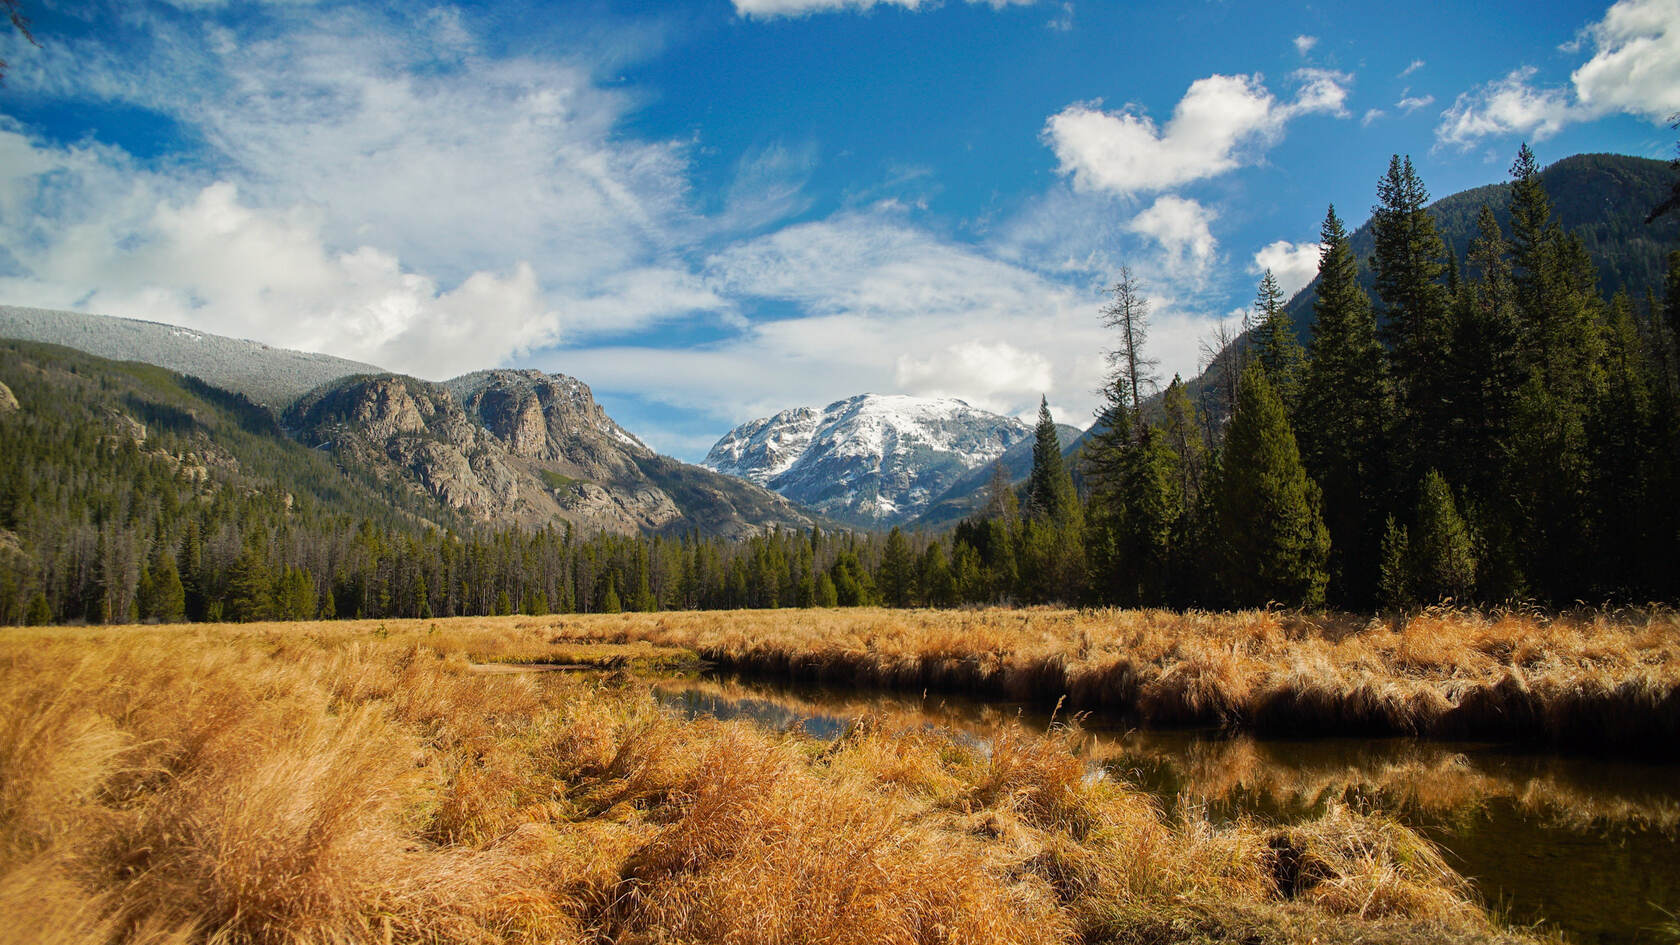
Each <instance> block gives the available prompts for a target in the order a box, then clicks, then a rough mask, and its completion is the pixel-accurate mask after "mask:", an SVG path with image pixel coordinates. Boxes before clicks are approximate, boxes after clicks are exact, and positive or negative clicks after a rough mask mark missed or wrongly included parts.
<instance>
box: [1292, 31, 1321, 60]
mask: <svg viewBox="0 0 1680 945" xmlns="http://www.w3.org/2000/svg"><path fill="white" fill-rule="evenodd" d="M1317 45H1318V37H1317V36H1307V35H1304V34H1303V35H1301V36H1297V37H1295V51H1296V52H1297V53H1300V54H1301V55H1303V56H1305V55H1306V54H1307V53H1310V52H1312V50H1313V47H1314V46H1317Z"/></svg>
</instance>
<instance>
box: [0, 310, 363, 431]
mask: <svg viewBox="0 0 1680 945" xmlns="http://www.w3.org/2000/svg"><path fill="white" fill-rule="evenodd" d="M0 338H19V339H22V340H25V341H42V342H46V343H48V344H55V345H64V346H65V347H67V348H75V349H76V350H78V351H85V352H87V353H88V354H94V355H98V356H99V357H102V358H111V359H113V360H117V361H142V362H144V363H146V364H155V365H157V366H158V367H163V368H168V369H169V370H171V371H177V372H179V373H181V374H190V375H192V376H193V377H197V378H199V379H200V380H203V381H206V382H208V383H210V384H212V385H214V386H216V387H220V388H221V389H223V390H229V391H233V392H235V393H239V394H244V395H245V396H246V397H248V398H250V399H251V400H252V401H254V402H256V403H259V404H266V405H268V406H270V407H273V408H274V409H275V410H277V411H278V410H281V409H284V408H285V407H286V406H287V405H289V404H290V403H291V402H292V401H294V400H296V399H298V398H299V397H301V396H303V395H304V394H305V393H307V392H309V391H310V390H312V389H314V388H316V387H318V386H320V385H322V384H325V383H327V382H328V381H333V380H337V379H338V378H341V377H347V376H349V375H352V374H373V373H378V372H379V371H380V370H381V369H380V368H377V367H374V366H373V365H371V364H363V363H361V362H359V361H348V360H345V359H344V358H335V357H332V356H331V355H326V354H312V353H310V352H307V351H292V350H290V349H287V348H271V347H269V346H268V345H265V344H260V343H258V342H255V341H244V340H241V339H238V338H226V337H223V336H221V335H211V334H207V333H205V332H202V331H194V330H192V329H190V328H180V327H177V326H175V325H164V324H160V323H158V322H148V321H141V320H139V319H134V318H116V317H113V316H108V315H83V314H81V313H79V312H57V311H50V310H48V309H39V308H19V307H17V306H14V305H0Z"/></svg>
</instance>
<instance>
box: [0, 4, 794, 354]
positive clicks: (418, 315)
mask: <svg viewBox="0 0 1680 945" xmlns="http://www.w3.org/2000/svg"><path fill="white" fill-rule="evenodd" d="M271 12H272V13H273V16H272V17H269V18H267V19H264V20H262V21H261V22H262V23H263V24H264V26H263V27H262V28H253V29H249V30H248V31H247V32H245V33H236V32H233V31H231V30H228V29H225V28H223V27H220V26H215V25H210V26H206V27H204V28H203V29H202V31H200V32H194V31H191V30H187V31H182V30H180V29H179V28H178V27H175V26H170V25H166V24H164V21H163V20H157V21H156V22H154V21H153V17H155V16H157V14H155V13H154V12H151V11H146V10H140V11H137V12H135V13H133V14H132V15H131V18H130V19H131V22H130V23H129V25H130V26H132V27H134V28H136V29H141V30H142V31H144V32H145V35H147V37H148V40H149V41H148V42H144V43H135V44H133V46H134V48H132V49H129V48H122V49H119V48H116V47H114V46H107V45H101V41H100V40H96V39H83V40H74V41H71V42H69V43H67V44H65V46H64V48H62V49H58V48H55V49H54V50H52V55H55V56H60V57H65V58H66V59H67V62H73V65H74V67H73V68H65V69H57V68H51V69H48V68H42V69H31V70H29V71H28V74H27V75H25V74H24V73H21V72H20V73H17V74H16V76H15V78H16V79H17V81H18V82H19V84H20V85H23V84H28V83H34V84H33V85H32V86H31V89H30V90H31V91H32V92H35V93H37V94H40V95H43V96H47V97H49V98H65V99H75V100H88V99H92V100H94V101H104V102H116V103H120V104H126V105H134V106H138V107H141V108H145V109H149V110H153V111H156V112H160V113H162V114H164V115H166V116H168V117H169V118H171V119H173V120H174V121H176V122H177V123H178V124H179V125H180V126H181V127H182V128H184V129H186V130H187V133H188V134H189V135H191V136H194V137H197V138H200V139H202V140H203V141H204V142H206V144H207V145H208V147H207V148H206V149H205V150H203V151H201V152H199V153H198V154H196V155H194V159H193V160H192V161H175V162H169V163H165V164H162V165H160V166H159V168H158V169H155V170H147V169H146V166H145V165H141V164H139V163H138V162H135V161H134V160H132V159H131V158H130V157H129V156H128V155H126V154H125V153H123V152H122V151H121V150H120V149H116V148H111V147H99V146H83V147H79V148H62V147H56V146H51V145H47V144H43V143H41V142H38V141H34V140H31V139H30V138H29V137H28V136H27V135H25V134H24V133H23V131H22V128H21V126H18V125H16V124H15V123H13V124H10V125H4V126H0V131H4V132H5V134H0V153H3V154H4V155H5V157H4V158H3V159H0V191H3V193H4V196H3V197H0V249H4V250H5V251H6V252H8V253H10V254H11V256H12V257H13V259H15V260H16V261H17V263H18V265H19V266H21V267H22V271H21V272H13V273H10V274H9V275H8V276H7V279H6V288H7V293H8V300H11V301H17V300H20V299H23V298H28V299H31V300H34V301H36V302H38V303H39V304H51V305H57V306H62V307H76V308H81V309H84V310H95V311H104V312H107V313H110V314H118V315H144V316H147V317H154V318H158V319H161V320H167V321H179V322H182V323H190V324H192V325H193V326H194V327H198V328H202V329H204V330H208V331H214V332H221V333H226V334H234V335H240V336H243V337H252V338H255V339H257V340H261V341H265V342H268V343H271V344H283V345H289V346H297V347H305V348H311V349H313V350H322V351H326V352H329V353H334V354H342V355H346V356H350V357H357V358H361V359H364V360H370V361H373V362H374V363H376V364H380V365H382V366H386V367H390V368H392V369H395V370H404V371H411V372H414V373H418V374H422V375H425V376H432V377H437V376H446V375H448V374H452V373H457V372H460V371H466V370H473V369H477V368H482V367H486V366H490V365H494V364H498V363H503V362H505V361H507V360H508V359H509V358H512V357H515V356H518V355H520V354H521V353H522V352H525V351H528V350H530V349H531V348H533V347H535V346H541V345H549V344H554V343H556V342H558V341H560V340H561V339H562V337H565V336H567V335H575V336H578V337H583V336H592V335H599V334H601V333H605V332H615V331H617V332H627V331H636V330H640V329H642V328H645V327H647V326H649V325H652V324H655V323H657V322H660V321H663V320H668V319H672V318H678V317H683V316H685V315H687V314H690V313H693V312H696V311H698V312H705V313H709V314H712V315H719V314H721V315H724V316H727V315H728V314H729V306H728V303H727V302H726V301H725V300H723V299H721V298H720V297H718V296H717V295H716V294H715V293H714V292H712V291H711V290H710V289H709V288H707V287H706V286H705V285H704V284H703V283H702V282H701V280H700V277H699V276H698V275H696V274H694V273H693V272H692V271H691V270H690V269H689V268H688V267H687V266H685V265H684V264H683V262H682V260H681V257H682V254H683V252H684V251H685V250H686V248H687V247H688V246H689V245H691V243H692V240H693V239H695V238H696V234H702V233H705V232H706V231H707V229H708V228H709V227H712V226H714V225H715V224H713V223H709V222H705V221H701V220H699V219H698V218H697V217H696V215H695V214H694V213H693V212H692V211H691V209H690V208H689V207H688V205H687V200H688V187H687V179H686V174H687V166H686V156H685V154H684V150H683V147H684V146H683V145H680V144H673V143H667V142H646V141H638V140H636V139H635V138H634V137H633V136H629V135H626V134H623V133H622V132H621V131H620V127H619V126H620V124H621V122H622V119H623V118H624V116H625V115H626V114H628V112H629V110H630V109H631V108H632V107H633V101H632V100H631V99H630V98H629V97H628V96H627V95H626V94H624V93H622V92H616V91H610V90H603V89H602V88H600V87H598V85H597V84H596V83H595V81H594V79H593V75H594V70H595V69H596V68H597V67H598V65H599V63H598V62H596V63H592V62H591V61H590V60H588V59H583V58H576V57H574V58H570V59H568V58H566V57H565V56H564V54H563V53H562V54H561V55H560V58H559V59H557V60H553V61H536V60H528V59H505V60H496V61H493V60H489V59H485V58H481V57H480V56H479V55H478V54H477V52H476V50H475V45H474V40H473V38H472V35H471V33H470V32H469V31H468V30H467V29H466V28H465V26H463V24H462V22H461V19H460V16H459V15H458V14H454V13H450V12H448V11H445V12H442V13H425V12H422V13H417V14H414V15H413V16H412V17H407V14H405V13H402V12H399V13H389V12H388V11H387V12H385V13H369V12H364V11H362V10H359V9H352V10H337V11H322V10H315V9H311V10H308V11H295V10H289V9H275V10H273V11H271ZM405 17H407V18H405ZM108 42H113V43H114V42H115V40H109V41H108ZM621 54H622V53H621V52H619V51H615V50H612V49H608V50H604V51H601V52H600V55H601V56H604V57H606V58H607V61H611V58H612V57H613V56H619V55H621ZM790 155H791V156H790ZM757 157H758V160H757V161H756V162H755V164H754V166H753V167H752V168H747V169H746V171H744V173H743V180H746V179H747V178H749V177H753V179H754V182H755V183H756V185H757V187H756V196H757V197H758V198H759V199H758V200H757V203H756V204H754V203H752V202H751V201H747V200H745V199H743V200H742V201H737V202H734V203H732V205H731V207H730V211H731V212H729V213H726V214H724V215H723V218H724V219H725V220H726V221H737V222H739V221H741V220H746V219H749V218H750V219H752V220H754V221H756V222H763V221H765V220H769V219H774V218H775V216H776V215H778V214H782V213H786V212H789V210H790V208H797V206H798V195H797V190H798V186H799V183H800V179H799V178H798V177H797V174H796V173H795V169H794V168H793V165H795V164H797V162H798V160H799V159H800V155H799V154H797V153H793V152H784V153H781V154H761V155H758V156H757ZM783 158H786V160H782V159H783ZM778 162H780V163H778ZM749 172H750V173H749ZM777 172H786V173H782V174H781V178H780V181H781V184H782V186H771V183H773V182H774V179H775V178H776V176H777ZM754 173H756V177H754ZM3 256H4V253H0V257H3ZM562 318H564V320H565V322H566V324H565V325H564V326H562V324H561V322H562ZM563 328H564V331H563V330H562V329H563Z"/></svg>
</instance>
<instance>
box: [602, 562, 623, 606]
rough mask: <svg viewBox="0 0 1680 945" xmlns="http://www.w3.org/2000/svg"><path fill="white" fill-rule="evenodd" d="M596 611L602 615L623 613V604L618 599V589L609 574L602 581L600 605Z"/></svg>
mask: <svg viewBox="0 0 1680 945" xmlns="http://www.w3.org/2000/svg"><path fill="white" fill-rule="evenodd" d="M598 609H599V610H600V612H601V613H603V614H621V613H623V612H624V603H623V602H622V601H620V600H619V599H618V587H617V586H616V584H615V582H614V581H613V576H612V574H611V572H609V573H608V574H607V575H606V577H605V578H603V579H602V585H601V605H600V607H599V608H598Z"/></svg>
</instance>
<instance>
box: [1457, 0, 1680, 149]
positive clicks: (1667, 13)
mask: <svg viewBox="0 0 1680 945" xmlns="http://www.w3.org/2000/svg"><path fill="white" fill-rule="evenodd" d="M1584 34H1585V36H1586V37H1587V38H1590V39H1591V40H1592V44H1593V49H1594V52H1593V56H1592V58H1591V59H1589V60H1588V61H1587V62H1585V63H1583V64H1582V65H1581V66H1580V67H1579V68H1577V69H1576V70H1575V71H1574V72H1573V73H1571V75H1570V85H1569V87H1568V88H1557V87H1554V88H1536V87H1535V86H1534V85H1533V80H1534V76H1535V75H1536V74H1537V71H1538V70H1536V69H1535V68H1534V67H1532V66H1524V67H1522V68H1519V69H1516V70H1513V71H1512V72H1510V73H1509V74H1507V75H1506V76H1505V77H1504V78H1502V79H1496V80H1494V81H1492V82H1489V83H1487V84H1486V85H1483V86H1481V87H1479V88H1476V89H1473V90H1471V91H1469V92H1465V93H1464V94H1462V95H1460V96H1458V98H1457V100H1455V101H1454V102H1453V104H1452V107H1451V108H1449V109H1447V110H1446V111H1445V112H1444V113H1442V115H1441V123H1440V125H1438V126H1437V127H1436V129H1435V137H1436V140H1437V141H1438V142H1440V143H1441V144H1444V145H1456V146H1458V147H1460V148H1465V149H1468V148H1469V147H1471V146H1472V145H1474V144H1475V143H1476V142H1478V141H1479V140H1481V139H1483V138H1486V137H1491V136H1496V135H1528V136H1532V137H1534V138H1536V139H1543V138H1546V137H1549V136H1551V135H1553V134H1556V133H1557V132H1558V131H1559V130H1561V129H1562V128H1563V127H1564V126H1565V125H1568V124H1572V123H1574V122H1580V121H1591V120H1594V119H1597V118H1602V117H1604V116H1606V115H1611V114H1617V113H1626V114H1630V115H1637V116H1639V117H1642V118H1646V119H1649V120H1651V121H1653V122H1660V121H1663V120H1665V119H1666V118H1667V117H1668V116H1670V115H1672V114H1674V113H1675V112H1680V0H1619V2H1617V3H1616V4H1615V5H1614V6H1612V7H1610V9H1609V10H1608V11H1606V12H1605V14H1604V19H1602V20H1600V21H1598V22H1597V23H1594V24H1592V25H1590V26H1588V27H1587V28H1586V30H1585V31H1584Z"/></svg>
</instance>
